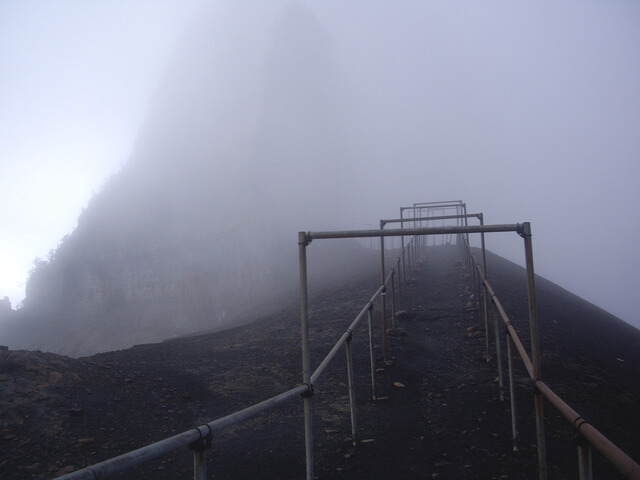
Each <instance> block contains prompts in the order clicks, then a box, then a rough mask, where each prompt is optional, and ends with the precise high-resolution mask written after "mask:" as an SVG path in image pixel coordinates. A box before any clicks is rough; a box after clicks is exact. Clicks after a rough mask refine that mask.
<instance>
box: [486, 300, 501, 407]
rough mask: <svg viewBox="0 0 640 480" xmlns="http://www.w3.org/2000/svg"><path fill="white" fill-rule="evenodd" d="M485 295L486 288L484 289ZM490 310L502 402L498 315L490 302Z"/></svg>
mask: <svg viewBox="0 0 640 480" xmlns="http://www.w3.org/2000/svg"><path fill="white" fill-rule="evenodd" d="M485 295H486V289H485ZM491 312H492V314H493V315H492V316H493V329H494V330H495V332H496V364H497V367H498V388H499V389H500V401H501V402H504V375H503V374H502V347H501V345H500V329H499V328H498V316H497V315H496V309H495V307H494V306H493V303H492V304H491Z"/></svg>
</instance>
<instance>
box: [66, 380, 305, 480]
mask: <svg viewBox="0 0 640 480" xmlns="http://www.w3.org/2000/svg"><path fill="white" fill-rule="evenodd" d="M308 390H309V386H308V385H299V386H297V387H295V388H292V389H290V390H287V391H286V392H283V393H281V394H279V395H276V396H274V397H271V398H268V399H267V400H264V401H262V402H260V403H256V404H254V405H251V406H250V407H247V408H245V409H243V410H240V411H237V412H235V413H232V414H230V415H227V416H225V417H222V418H219V419H217V420H214V421H212V422H209V423H207V424H204V425H201V426H199V427H195V428H193V429H191V430H187V431H185V432H182V433H179V434H177V435H174V436H172V437H169V438H165V439H164V440H160V441H159V442H155V443H152V444H150V445H147V446H145V447H142V448H139V449H137V450H133V451H131V452H128V453H125V454H123V455H119V456H117V457H114V458H111V459H109V460H105V461H104V462H100V463H96V464H95V465H91V466H89V467H86V468H83V469H81V470H77V471H75V472H72V473H69V474H67V475H63V476H62V477H58V479H57V480H92V479H95V480H97V479H103V478H107V477H108V476H111V475H114V474H116V473H118V472H122V471H124V470H127V469H129V468H131V467H135V466H136V465H139V464H141V463H144V462H147V461H149V460H152V459H154V458H157V457H159V456H161V455H164V454H166V453H169V452H172V451H173V450H176V449H178V448H180V447H186V446H188V445H189V444H191V443H193V442H195V441H197V440H200V439H203V438H206V437H207V436H209V435H211V434H212V433H213V432H216V431H220V430H222V429H224V428H226V427H229V426H231V425H234V424H236V423H239V422H242V421H244V420H246V419H247V418H250V417H252V416H254V415H256V414H258V413H261V412H263V411H264V410H267V409H269V408H272V407H275V406H276V405H278V404H280V403H282V402H284V401H285V400H288V399H289V398H291V397H295V396H299V395H301V394H303V393H305V392H307V391H308Z"/></svg>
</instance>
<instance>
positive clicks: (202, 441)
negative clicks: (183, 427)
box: [189, 425, 213, 480]
mask: <svg viewBox="0 0 640 480" xmlns="http://www.w3.org/2000/svg"><path fill="white" fill-rule="evenodd" d="M205 428H206V429H208V431H206V430H204V429H205ZM197 430H198V431H199V432H200V438H198V439H197V440H195V441H193V442H191V443H190V444H189V450H191V451H193V479H194V480H207V450H208V449H210V448H211V441H212V440H213V435H212V434H211V428H210V427H209V426H208V425H204V426H200V427H198V428H197ZM205 432H206V433H205Z"/></svg>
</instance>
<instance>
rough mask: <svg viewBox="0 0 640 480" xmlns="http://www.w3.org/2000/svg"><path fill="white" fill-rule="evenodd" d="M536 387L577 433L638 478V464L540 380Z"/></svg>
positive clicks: (639, 475)
mask: <svg viewBox="0 0 640 480" xmlns="http://www.w3.org/2000/svg"><path fill="white" fill-rule="evenodd" d="M535 386H536V388H537V389H538V391H540V393H542V395H544V397H545V398H546V399H547V400H549V402H550V403H551V404H552V405H553V406H554V407H556V409H557V410H558V411H559V412H560V413H561V414H562V415H563V416H564V417H565V418H566V419H567V420H569V422H570V423H571V424H572V425H573V427H574V429H575V430H576V432H577V433H579V434H580V435H582V436H583V437H584V438H586V439H587V440H588V441H589V443H591V445H593V446H594V447H595V448H596V449H597V450H598V451H599V452H600V453H601V454H602V455H603V456H604V457H605V458H606V459H607V460H609V461H610V462H611V463H612V464H613V465H614V466H615V467H616V468H617V469H618V470H620V472H621V473H622V474H624V475H625V476H626V477H627V478H631V479H640V465H638V464H637V463H636V462H635V461H634V460H633V459H632V458H631V457H629V456H628V455H627V454H626V453H624V452H623V451H622V450H620V449H619V448H618V447H617V446H616V445H614V444H613V443H612V442H611V441H610V440H609V439H608V438H607V437H605V436H604V435H603V434H602V433H600V432H599V431H598V429H597V428H595V427H594V426H593V425H591V424H590V423H589V422H588V421H586V420H585V419H584V418H582V417H581V416H580V415H578V412H576V411H575V410H574V409H572V408H571V407H570V406H569V405H568V404H567V403H566V402H565V401H564V400H562V399H561V398H560V397H559V396H558V395H556V394H555V393H554V391H553V390H551V388H549V387H548V386H547V385H546V384H545V383H544V382H543V381H542V380H538V381H537V382H536V383H535Z"/></svg>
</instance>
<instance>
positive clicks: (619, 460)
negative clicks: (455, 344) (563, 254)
mask: <svg viewBox="0 0 640 480" xmlns="http://www.w3.org/2000/svg"><path fill="white" fill-rule="evenodd" d="M519 233H520V234H521V236H523V238H524V241H525V257H526V258H525V260H526V270H527V284H528V289H529V292H528V293H529V314H530V318H531V316H532V315H533V317H534V318H535V316H536V311H535V309H536V304H535V287H534V271H533V254H532V248H531V228H530V226H527V227H526V228H525V229H524V231H523V232H519ZM463 248H464V250H465V252H466V255H467V258H468V264H469V267H470V272H471V273H472V275H471V278H472V283H473V286H474V288H475V290H476V292H478V293H479V294H480V295H481V296H482V298H483V304H484V310H483V316H484V325H485V330H486V331H487V332H488V325H489V322H488V312H487V302H488V301H487V299H489V300H490V302H491V306H492V317H493V328H494V332H495V348H496V353H495V356H496V366H497V369H498V386H499V394H500V400H501V401H503V400H504V375H503V366H502V361H501V358H502V353H501V347H500V345H501V341H500V330H499V328H498V320H497V315H496V312H497V313H498V314H499V316H500V318H501V319H502V321H503V323H504V327H505V337H506V345H507V365H508V367H507V368H508V378H509V398H510V409H511V431H512V440H513V450H514V451H518V440H519V438H518V437H519V434H518V426H517V415H516V412H517V407H516V397H515V382H514V372H513V368H514V365H513V348H514V347H515V349H516V350H517V352H518V354H519V355H520V358H521V360H522V363H523V364H524V367H525V369H526V371H527V374H528V375H529V378H530V380H531V381H532V382H533V386H534V398H535V410H536V435H537V451H538V478H539V479H546V478H547V461H546V447H545V444H546V441H545V433H544V423H543V415H542V398H543V397H544V398H546V399H547V400H548V401H549V402H550V403H551V405H553V407H555V409H556V410H557V411H558V412H559V413H560V414H562V416H564V417H565V418H566V419H567V420H568V422H569V423H570V424H571V425H572V426H573V429H574V431H575V433H576V435H577V438H578V441H577V448H578V474H579V478H580V480H591V479H592V478H593V470H592V462H591V458H592V457H591V447H595V448H596V450H598V451H599V452H600V453H601V454H602V455H603V456H604V457H605V458H606V459H607V460H608V461H609V462H611V464H612V465H613V466H614V467H615V468H617V469H618V470H619V471H620V472H621V473H622V474H623V475H624V476H625V477H627V478H630V479H636V480H638V479H640V465H638V463H636V462H635V461H634V460H633V459H632V458H631V457H629V456H628V455H627V454H626V453H624V452H623V451H622V450H620V449H619V448H618V447H617V446H616V445H615V444H613V443H612V442H611V441H610V440H609V439H608V438H607V437H605V436H604V435H603V434H602V433H600V432H599V431H598V430H597V429H596V428H595V427H594V426H593V425H592V424H591V423H589V422H588V421H587V420H585V419H584V418H583V417H582V416H581V415H579V414H578V413H577V412H576V411H575V410H573V408H571V406H569V404H567V403H566V402H565V401H564V400H563V399H561V398H560V397H559V396H558V395H557V394H556V393H555V392H554V391H553V390H552V389H551V388H550V387H549V386H548V385H546V384H545V383H544V382H543V381H542V378H541V370H540V360H539V358H540V354H539V352H540V346H539V336H538V332H537V325H535V324H531V325H530V328H531V342H532V344H531V350H532V357H529V354H528V353H527V351H526V349H525V348H524V346H523V344H522V341H521V340H520V337H519V336H518V333H517V332H516V330H515V327H514V326H513V323H512V322H511V320H510V319H509V316H508V315H507V313H506V311H505V309H504V307H503V305H502V303H501V302H500V299H499V298H498V296H497V295H496V293H495V291H494V289H493V287H492V286H491V284H490V283H489V280H488V279H487V274H486V260H485V251H484V244H483V248H482V254H483V265H480V264H479V263H478V262H477V261H476V259H475V256H474V255H473V253H472V251H471V247H470V244H469V242H468V239H465V240H464V241H463ZM488 338H489V336H488V333H487V339H488ZM488 348H489V347H488V340H487V360H489V357H488V355H489V351H488ZM536 357H537V358H536Z"/></svg>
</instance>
